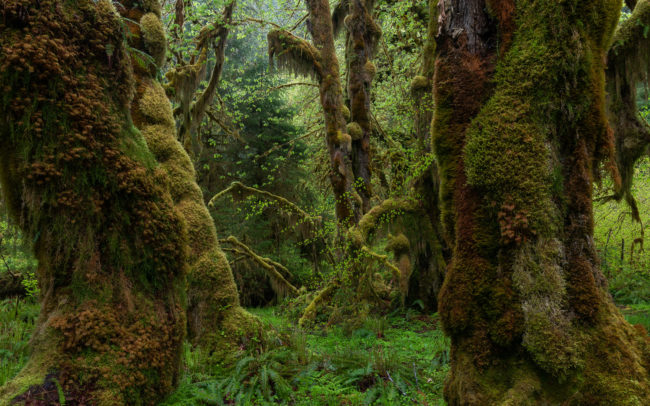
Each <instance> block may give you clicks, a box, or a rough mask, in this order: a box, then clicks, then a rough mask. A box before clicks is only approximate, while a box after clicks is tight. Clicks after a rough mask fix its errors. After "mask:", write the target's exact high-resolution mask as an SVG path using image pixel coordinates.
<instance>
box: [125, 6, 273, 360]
mask: <svg viewBox="0 0 650 406" xmlns="http://www.w3.org/2000/svg"><path fill="white" fill-rule="evenodd" d="M122 4H123V5H124V8H122V9H121V10H120V12H121V13H122V14H123V15H124V16H125V17H127V18H128V19H129V20H127V21H129V22H128V29H129V32H130V34H131V35H130V36H129V38H131V40H130V45H131V47H133V48H137V49H140V50H141V51H143V52H147V53H149V54H150V55H151V56H152V57H153V59H154V60H155V61H156V64H157V66H161V65H162V64H163V62H164V59H165V43H164V42H162V43H160V44H157V43H153V42H152V41H155V40H157V41H165V36H164V30H163V25H162V22H161V20H160V11H159V8H146V7H147V5H146V3H145V4H142V3H141V2H137V1H132V0H127V1H125V2H123V3H122ZM155 4H156V5H157V3H155ZM233 5H234V2H233V3H230V5H229V6H228V7H227V9H228V10H229V11H226V15H227V16H228V18H229V16H230V15H231V14H232V7H233ZM135 21H139V22H140V23H139V24H135V23H134V22H135ZM225 35H226V34H225V33H224V34H223V35H222V36H221V37H220V38H221V39H220V43H223V42H225ZM155 69H156V66H144V67H143V66H138V65H136V66H135V67H134V72H135V75H134V76H135V79H136V93H135V98H134V100H133V103H132V105H131V115H132V117H133V123H134V125H135V126H136V127H137V128H138V129H139V130H140V132H141V133H142V135H143V136H144V139H145V141H146V142H147V145H148V147H149V149H150V150H151V153H152V154H153V155H154V157H155V158H156V160H157V161H158V163H159V164H160V167H161V168H162V169H163V170H164V171H165V172H166V173H167V174H168V175H169V178H170V180H171V181H170V183H169V190H170V192H171V197H172V200H173V202H174V207H175V209H176V210H177V212H178V213H179V214H180V215H181V217H182V218H183V219H184V220H185V222H186V225H187V231H188V239H189V249H190V255H189V258H188V263H189V270H188V275H187V282H188V289H187V300H188V303H187V305H188V308H187V319H188V335H189V337H188V338H189V339H190V341H191V342H192V343H193V344H196V345H200V346H201V347H202V348H203V349H204V350H205V351H206V352H207V353H208V354H210V355H211V356H212V357H213V358H214V360H215V361H223V358H224V357H226V356H228V355H231V354H232V353H233V352H234V351H235V350H236V349H237V348H240V347H245V346H246V345H247V344H248V343H249V339H251V338H253V337H257V336H259V335H260V332H261V330H260V325H259V322H258V321H257V319H256V318H255V317H254V316H253V315H251V314H250V313H248V312H246V311H245V310H244V309H243V308H242V307H241V306H240V302H239V294H238V292H237V286H236V285H235V280H234V278H233V275H232V271H231V269H230V265H229V264H228V260H227V258H226V256H225V255H224V253H223V251H222V250H221V248H220V246H219V242H218V239H217V232H216V228H215V225H214V221H213V219H212V216H210V213H209V211H208V209H207V207H206V205H205V203H204V199H203V193H202V192H201V189H200V188H199V186H198V185H197V183H196V173H195V171H194V166H193V164H192V161H191V159H190V157H189V155H188V152H187V151H186V149H184V148H183V145H182V144H181V142H179V141H178V138H177V137H176V125H175V122H174V118H173V115H172V108H171V104H170V103H169V100H168V99H167V96H166V95H165V92H164V90H163V88H162V86H161V85H160V83H158V82H157V81H156V80H155V79H154V77H153V74H154V73H155ZM213 75H219V76H220V71H219V72H218V73H214V72H213ZM258 342H259V341H258Z"/></svg>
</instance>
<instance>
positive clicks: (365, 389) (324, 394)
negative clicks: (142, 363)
mask: <svg viewBox="0 0 650 406" xmlns="http://www.w3.org/2000/svg"><path fill="white" fill-rule="evenodd" d="M251 311H252V312H253V313H255V314H256V315H257V316H259V317H260V318H261V319H262V320H263V322H264V324H265V326H266V330H267V332H269V337H270V342H271V344H270V347H271V348H269V349H268V350H267V351H266V352H264V353H263V354H247V355H244V356H243V357H241V358H240V359H239V360H238V361H237V362H235V363H234V366H231V367H227V368H226V367H216V368H213V369H206V368H205V363H204V362H202V355H201V354H199V353H198V352H196V351H193V350H192V349H190V348H189V347H186V348H185V359H186V365H185V371H184V376H183V379H182V382H181V385H180V387H179V389H178V390H177V391H176V392H175V393H174V394H172V395H171V396H170V397H169V398H168V400H167V402H166V403H165V405H167V406H171V405H175V406H176V405H201V404H205V405H227V404H236V405H269V404H286V405H370V404H372V405H414V404H429V405H443V404H444V402H443V400H442V386H443V380H444V377H445V375H446V373H447V371H448V362H449V354H448V349H449V342H448V339H446V338H445V337H444V335H443V333H442V331H441V330H440V329H439V328H438V322H437V320H436V318H435V316H429V315H421V314H419V313H410V312H409V313H403V314H394V315H392V316H390V317H384V318H370V319H368V320H366V321H365V322H364V323H363V325H362V326H361V327H360V328H357V329H355V330H351V331H350V330H349V329H346V328H344V327H331V328H326V329H323V330H316V331H303V330H300V329H298V328H297V327H295V326H294V325H293V324H292V323H290V322H289V321H288V320H287V319H285V318H284V317H282V316H281V315H279V312H278V309H277V308H264V309H252V310H251Z"/></svg>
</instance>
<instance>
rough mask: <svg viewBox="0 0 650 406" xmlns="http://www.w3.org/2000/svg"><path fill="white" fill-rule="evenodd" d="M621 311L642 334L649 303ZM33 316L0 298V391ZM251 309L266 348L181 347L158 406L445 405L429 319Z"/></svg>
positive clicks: (24, 352) (441, 362)
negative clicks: (293, 317)
mask: <svg viewBox="0 0 650 406" xmlns="http://www.w3.org/2000/svg"><path fill="white" fill-rule="evenodd" d="M621 310H622V311H623V314H624V315H625V317H626V319H627V320H628V321H629V322H630V323H632V324H639V325H641V326H643V327H644V328H645V329H646V330H648V331H650V302H646V303H640V304H631V305H624V306H621ZM38 311H39V308H38V304H37V303H35V302H34V300H33V299H5V300H2V301H0V386H2V385H3V384H4V383H6V382H7V381H8V380H10V379H11V378H13V377H14V376H15V375H16V374H17V373H18V371H19V370H20V369H21V368H22V367H23V366H24V365H25V363H26V362H27V358H28V356H29V338H30V334H31V331H32V329H33V328H34V322H35V320H36V318H37V317H38ZM251 311H252V312H253V313H255V314H256V315H257V316H258V317H260V318H261V319H262V320H263V322H264V324H265V327H266V331H267V332H268V334H269V337H270V338H271V343H270V344H269V347H270V348H268V350H267V351H266V352H264V353H262V354H259V353H258V354H238V355H239V356H240V357H239V358H238V359H237V360H236V361H234V364H233V365H232V366H230V367H225V366H213V367H208V364H209V363H208V362H207V357H206V356H205V355H204V354H202V353H201V352H200V351H197V350H194V349H192V348H191V346H190V345H189V344H186V345H185V346H184V349H183V358H184V367H183V368H184V369H183V375H182V378H181V382H180V385H179V387H178V389H177V390H176V391H175V392H174V393H173V394H172V395H171V396H170V397H169V398H168V399H167V400H166V401H165V402H164V403H163V405H164V406H179V405H183V406H185V405H187V406H189V405H305V406H306V405H332V406H337V405H444V404H445V403H444V401H443V400H442V386H443V381H444V377H445V375H446V373H447V371H448V368H449V366H448V363H449V353H448V349H449V341H448V339H446V338H445V337H444V336H443V334H442V331H441V330H440V329H439V328H438V322H437V319H436V316H435V315H432V316H431V315H422V314H419V313H415V312H407V313H402V314H394V315H392V316H389V317H385V318H370V319H368V320H367V321H366V322H365V323H364V324H363V325H362V326H361V327H360V328H358V329H356V330H352V331H347V330H346V329H345V328H344V327H331V328H328V329H322V330H315V331H303V330H300V329H298V328H296V327H295V326H294V325H293V324H292V323H291V322H289V321H288V319H287V318H285V317H283V316H282V315H280V314H279V311H278V308H276V307H270V308H264V309H251Z"/></svg>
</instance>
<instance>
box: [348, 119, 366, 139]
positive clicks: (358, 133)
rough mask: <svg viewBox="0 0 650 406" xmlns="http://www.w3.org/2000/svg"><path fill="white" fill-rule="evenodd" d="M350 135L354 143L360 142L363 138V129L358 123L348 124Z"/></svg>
mask: <svg viewBox="0 0 650 406" xmlns="http://www.w3.org/2000/svg"><path fill="white" fill-rule="evenodd" d="M348 134H350V137H352V140H353V141H358V140H360V139H361V138H363V129H362V128H361V126H360V125H359V124H358V123H355V122H352V123H348Z"/></svg>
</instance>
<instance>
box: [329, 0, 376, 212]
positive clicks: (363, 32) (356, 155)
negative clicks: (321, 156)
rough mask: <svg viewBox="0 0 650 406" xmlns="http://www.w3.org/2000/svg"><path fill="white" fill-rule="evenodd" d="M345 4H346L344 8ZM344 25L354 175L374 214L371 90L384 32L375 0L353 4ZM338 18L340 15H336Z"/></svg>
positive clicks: (364, 204)
mask: <svg viewBox="0 0 650 406" xmlns="http://www.w3.org/2000/svg"><path fill="white" fill-rule="evenodd" d="M344 3H345V2H342V4H344ZM347 3H348V7H349V10H348V14H347V16H346V17H345V20H344V25H345V28H346V29H347V31H348V35H347V41H346V47H345V52H346V62H347V68H348V69H347V76H348V83H347V90H348V93H347V97H348V98H349V101H348V102H349V110H350V123H348V126H347V128H348V133H349V134H350V137H351V138H352V151H351V157H352V172H353V173H354V177H355V185H354V187H355V190H356V191H357V193H358V194H359V197H360V198H361V210H362V213H367V212H368V210H370V197H371V196H372V186H371V175H372V173H371V169H370V135H371V134H372V117H371V113H370V102H371V98H370V96H371V93H370V92H371V87H372V80H373V79H374V77H375V73H376V67H375V65H374V64H373V63H372V58H373V56H374V54H375V49H376V47H377V42H378V40H379V38H380V37H381V28H380V27H379V26H378V25H377V23H375V20H374V19H373V17H372V12H373V9H374V6H375V2H374V0H349V1H347ZM335 14H336V13H335Z"/></svg>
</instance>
